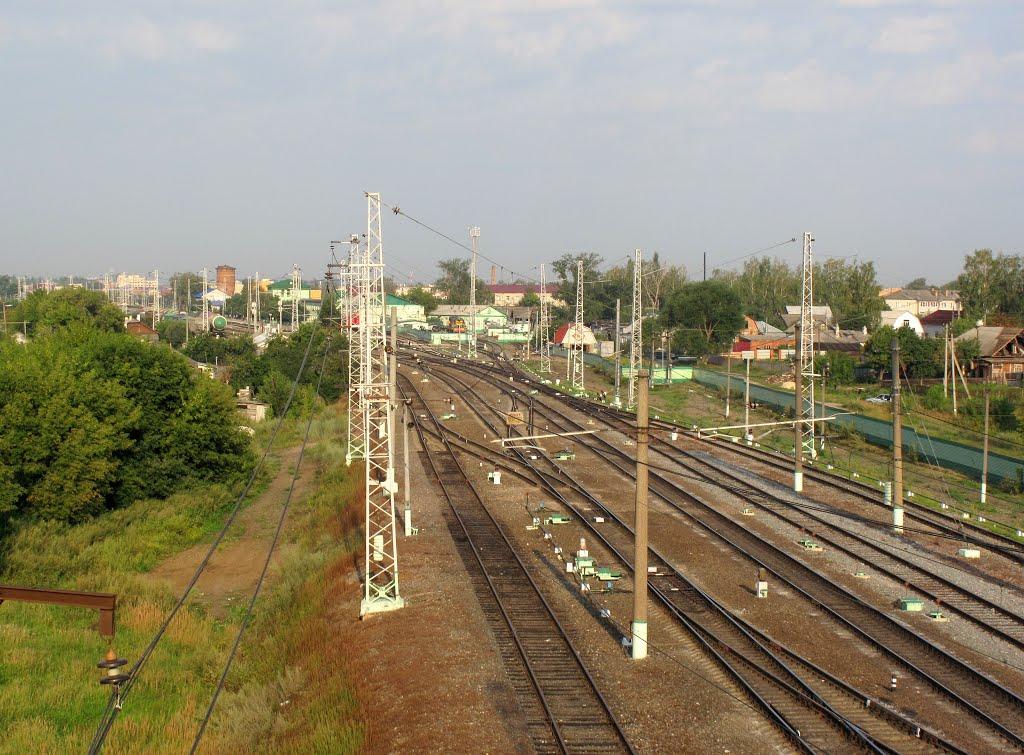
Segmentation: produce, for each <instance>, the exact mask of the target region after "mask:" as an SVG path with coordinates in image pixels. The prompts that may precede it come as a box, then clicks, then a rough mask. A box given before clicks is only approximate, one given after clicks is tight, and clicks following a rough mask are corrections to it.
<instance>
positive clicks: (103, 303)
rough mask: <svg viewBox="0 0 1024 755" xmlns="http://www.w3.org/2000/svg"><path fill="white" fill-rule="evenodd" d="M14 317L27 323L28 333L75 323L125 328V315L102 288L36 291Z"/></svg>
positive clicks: (12, 317) (46, 330)
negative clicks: (100, 290)
mask: <svg viewBox="0 0 1024 755" xmlns="http://www.w3.org/2000/svg"><path fill="white" fill-rule="evenodd" d="M11 319H12V320H17V321H24V322H26V323H27V324H28V325H27V329H28V333H29V335H35V334H36V333H50V332H53V331H56V330H60V329H63V328H67V327H70V326H72V325H85V326H89V327H93V328H97V329H99V330H104V331H109V332H119V331H123V330H124V315H123V314H122V312H121V310H120V309H118V308H117V307H115V306H114V305H113V304H111V303H110V301H109V300H108V299H107V297H106V296H104V295H103V294H102V293H101V292H99V291H89V290H87V289H84V288H61V289H58V290H56V291H49V292H47V291H34V292H33V293H31V294H29V295H28V296H27V297H26V298H25V300H24V301H22V302H20V303H19V304H18V306H17V307H15V308H14V313H13V315H12V316H11Z"/></svg>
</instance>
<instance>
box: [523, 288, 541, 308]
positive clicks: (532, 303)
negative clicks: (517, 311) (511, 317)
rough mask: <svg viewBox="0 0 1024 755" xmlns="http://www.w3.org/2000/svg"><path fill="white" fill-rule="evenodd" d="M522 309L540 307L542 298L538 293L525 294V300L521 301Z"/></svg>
mask: <svg viewBox="0 0 1024 755" xmlns="http://www.w3.org/2000/svg"><path fill="white" fill-rule="evenodd" d="M519 306H520V307H539V306H540V297H539V296H538V295H537V292H536V291H527V292H526V293H525V294H523V298H522V299H520V300H519Z"/></svg>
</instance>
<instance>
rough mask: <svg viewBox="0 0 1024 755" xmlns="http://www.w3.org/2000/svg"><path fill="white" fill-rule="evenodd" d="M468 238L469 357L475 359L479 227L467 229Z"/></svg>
mask: <svg viewBox="0 0 1024 755" xmlns="http://www.w3.org/2000/svg"><path fill="white" fill-rule="evenodd" d="M469 238H470V240H471V241H472V242H473V256H472V257H471V258H470V262H469V317H470V321H471V323H472V326H471V327H470V335H469V358H470V359H476V240H477V239H478V238H480V228H479V227H477V226H473V227H472V228H470V229H469Z"/></svg>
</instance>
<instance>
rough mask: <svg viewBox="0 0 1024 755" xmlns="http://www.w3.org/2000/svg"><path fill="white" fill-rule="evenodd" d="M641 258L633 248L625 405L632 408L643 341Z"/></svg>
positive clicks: (634, 402)
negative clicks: (627, 380)
mask: <svg viewBox="0 0 1024 755" xmlns="http://www.w3.org/2000/svg"><path fill="white" fill-rule="evenodd" d="M642 262H643V260H642V258H641V255H640V250H639V249H634V250H633V312H632V315H631V321H632V324H631V326H630V333H629V335H630V343H629V401H628V402H627V405H628V406H629V407H630V408H632V407H634V406H636V381H637V372H638V371H639V370H640V361H641V357H640V346H641V344H642V343H643V340H642V336H641V333H642V330H643V301H642V300H641V298H640V294H641V291H640V287H641V281H642V280H643V278H642V277H641V275H640V268H641V265H642Z"/></svg>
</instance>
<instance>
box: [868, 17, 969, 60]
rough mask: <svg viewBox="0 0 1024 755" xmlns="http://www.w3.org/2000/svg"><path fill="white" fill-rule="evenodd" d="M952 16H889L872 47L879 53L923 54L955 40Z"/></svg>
mask: <svg viewBox="0 0 1024 755" xmlns="http://www.w3.org/2000/svg"><path fill="white" fill-rule="evenodd" d="M956 36H957V35H956V27H955V25H954V24H953V19H952V18H950V17H949V16H904V17H898V18H892V19H889V21H887V22H886V24H885V26H883V27H882V31H881V33H880V34H879V35H878V39H876V40H875V43H874V44H873V45H872V48H873V49H875V50H877V51H878V52H888V53H896V54H899V55H920V54H921V53H926V52H931V51H932V50H935V49H938V48H940V47H947V46H949V45H951V44H952V43H953V42H955V41H956Z"/></svg>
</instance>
